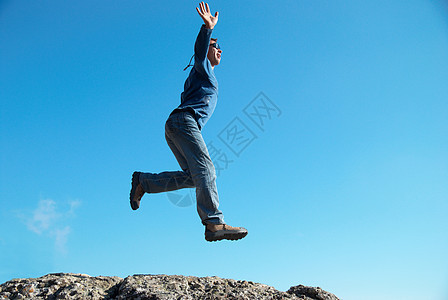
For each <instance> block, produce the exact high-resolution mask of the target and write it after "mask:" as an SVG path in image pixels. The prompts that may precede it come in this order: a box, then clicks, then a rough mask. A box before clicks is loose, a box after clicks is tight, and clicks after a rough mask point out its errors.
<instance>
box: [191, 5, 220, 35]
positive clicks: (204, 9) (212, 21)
mask: <svg viewBox="0 0 448 300" xmlns="http://www.w3.org/2000/svg"><path fill="white" fill-rule="evenodd" d="M196 11H197V12H198V14H199V16H200V17H201V18H202V20H204V25H205V27H207V28H208V29H213V27H215V25H216V23H218V15H219V12H216V13H215V16H212V14H211V13H210V7H209V6H208V3H204V2H201V3H199V8H197V7H196Z"/></svg>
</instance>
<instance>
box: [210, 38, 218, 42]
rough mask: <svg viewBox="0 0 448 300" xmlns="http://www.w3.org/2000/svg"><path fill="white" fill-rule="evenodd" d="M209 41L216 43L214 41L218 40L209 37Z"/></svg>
mask: <svg viewBox="0 0 448 300" xmlns="http://www.w3.org/2000/svg"><path fill="white" fill-rule="evenodd" d="M210 41H211V42H215V43H216V42H218V39H215V38H211V39H210Z"/></svg>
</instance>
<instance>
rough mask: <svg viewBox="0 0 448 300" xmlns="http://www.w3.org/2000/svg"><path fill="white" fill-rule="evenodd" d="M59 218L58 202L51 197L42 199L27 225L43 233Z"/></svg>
mask: <svg viewBox="0 0 448 300" xmlns="http://www.w3.org/2000/svg"><path fill="white" fill-rule="evenodd" d="M58 218H59V214H57V213H56V203H55V202H54V201H53V200H50V199H47V200H40V201H39V204H38V206H37V208H36V209H35V210H34V211H33V215H32V217H31V219H30V220H29V221H28V224H27V226H28V229H30V230H31V231H34V232H35V233H37V234H41V233H42V232H44V231H46V230H47V229H48V228H49V227H50V225H51V224H52V223H53V222H54V221H55V220H57V219H58Z"/></svg>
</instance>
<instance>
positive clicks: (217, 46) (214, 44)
mask: <svg viewBox="0 0 448 300" xmlns="http://www.w3.org/2000/svg"><path fill="white" fill-rule="evenodd" d="M210 47H213V48H216V49H218V50H219V49H221V47H219V45H218V43H213V44H210Z"/></svg>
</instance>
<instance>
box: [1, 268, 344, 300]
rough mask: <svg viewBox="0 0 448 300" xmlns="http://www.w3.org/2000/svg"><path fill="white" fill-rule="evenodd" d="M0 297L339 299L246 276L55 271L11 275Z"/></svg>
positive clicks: (326, 294) (313, 288)
mask: <svg viewBox="0 0 448 300" xmlns="http://www.w3.org/2000/svg"><path fill="white" fill-rule="evenodd" d="M0 299H116V300H121V299H141V300H159V299H160V300H162V299H163V300H165V299H166V300H171V299H176V300H187V299H191V300H193V299H203V300H212V299H230V300H237V299H238V300H240V299H241V300H243V299H257V300H258V299H303V300H339V299H338V298H337V297H336V296H335V295H333V294H331V293H329V292H326V291H324V290H322V289H321V288H319V287H317V288H315V287H309V286H303V285H298V286H293V287H291V288H290V289H289V290H288V291H287V292H280V291H277V290H276V289H274V288H273V287H271V286H268V285H265V284H260V283H254V282H252V281H245V280H233V279H223V278H219V277H194V276H180V275H133V276H128V277H126V278H125V279H122V278H120V277H108V276H98V277H92V276H89V275H85V274H71V273H57V274H48V275H45V276H43V277H40V278H25V279H13V280H10V281H7V282H5V283H3V284H1V285H0Z"/></svg>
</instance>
